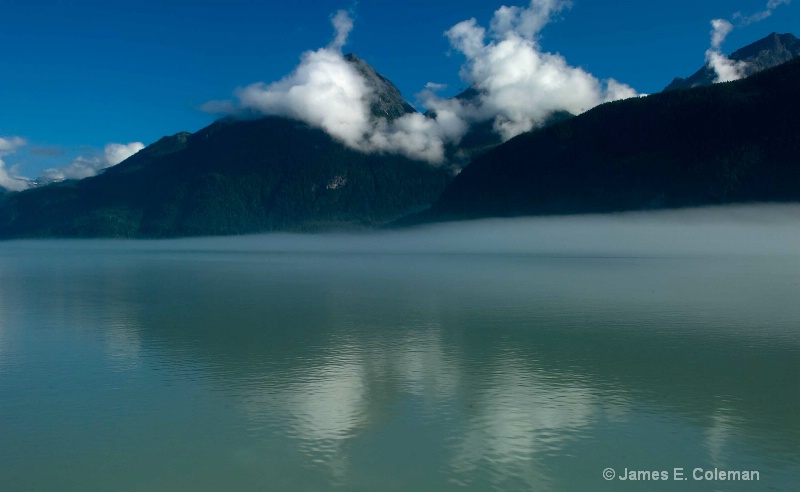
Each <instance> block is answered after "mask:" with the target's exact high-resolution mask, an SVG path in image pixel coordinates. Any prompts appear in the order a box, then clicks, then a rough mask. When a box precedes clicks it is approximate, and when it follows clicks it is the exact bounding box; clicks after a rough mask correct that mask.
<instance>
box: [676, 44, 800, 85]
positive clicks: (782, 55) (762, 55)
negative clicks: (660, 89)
mask: <svg viewBox="0 0 800 492" xmlns="http://www.w3.org/2000/svg"><path fill="white" fill-rule="evenodd" d="M798 56H800V39H797V38H796V37H794V35H792V34H777V33H774V32H773V33H772V34H770V35H769V36H767V37H765V38H764V39H760V40H758V41H756V42H755V43H753V44H749V45H747V46H745V47H744V48H742V49H740V50H737V51H734V52H733V53H731V55H730V57H729V58H730V59H731V60H734V61H743V62H745V63H747V68H746V69H745V71H744V74H745V76H746V77H748V76H750V75H753V74H754V73H758V72H761V71H762V70H766V69H768V68H772V67H776V66H778V65H780V64H781V63H786V62H787V61H789V60H792V59H794V58H797V57H798ZM716 77H717V75H716V73H715V72H714V70H712V69H711V68H709V67H708V66H703V68H701V69H700V70H698V71H697V72H695V73H694V75H692V76H691V77H689V78H685V79H683V78H680V77H676V78H675V80H673V81H672V82H671V83H670V84H669V85H668V86H667V87H666V88H665V89H664V91H672V90H676V89H690V88H692V87H702V86H707V85H711V84H713V83H714V79H715V78H716Z"/></svg>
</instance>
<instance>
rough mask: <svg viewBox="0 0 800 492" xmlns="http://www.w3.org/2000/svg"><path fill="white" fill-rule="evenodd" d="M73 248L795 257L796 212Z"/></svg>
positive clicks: (572, 219)
mask: <svg viewBox="0 0 800 492" xmlns="http://www.w3.org/2000/svg"><path fill="white" fill-rule="evenodd" d="M26 242H27V241H26ZM65 242H72V241H65ZM74 242H76V243H79V244H80V247H79V248H75V249H76V250H77V251H80V252H81V253H82V254H83V253H86V254H91V251H92V250H93V249H95V248H96V249H98V250H106V249H108V248H109V247H113V248H115V249H119V248H120V246H121V245H124V247H125V248H127V247H129V248H131V249H135V250H148V249H152V250H153V251H158V252H164V251H174V252H209V253H216V252H220V253H227V252H253V253H282V252H285V253H336V254H342V253H344V254H348V253H353V254H355V253H364V254H428V253H430V254H527V255H542V256H548V255H551V256H589V257H591V256H630V257H664V256H667V257H669V256H702V255H720V254H722V255H791V256H797V255H798V252H799V251H800V250H799V249H798V245H800V204H786V205H747V206H727V207H706V208H697V209H682V210H671V211H658V212H635V213H619V214H608V215H576V216H560V217H524V218H511V219H484V220H474V221H463V222H448V223H439V224H429V225H424V226H419V227H413V228H406V229H391V230H380V231H365V232H354V233H317V234H290V233H271V234H259V235H251V236H224V237H210V238H186V239H167V240H124V241H120V240H111V241H108V240H76V241H74ZM37 244H41V245H43V246H42V247H44V248H47V247H48V246H45V244H46V242H32V244H31V245H30V247H33V248H35V247H37Z"/></svg>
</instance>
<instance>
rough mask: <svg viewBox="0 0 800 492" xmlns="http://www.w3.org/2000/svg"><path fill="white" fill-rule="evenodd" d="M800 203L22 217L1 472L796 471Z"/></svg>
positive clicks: (388, 479) (226, 480)
mask: <svg viewBox="0 0 800 492" xmlns="http://www.w3.org/2000/svg"><path fill="white" fill-rule="evenodd" d="M798 212H800V208H798V207H796V206H755V207H730V208H718V209H703V210H686V211H675V212H664V213H653V214H620V215H611V216H584V217H553V218H525V219H504V220H487V221H476V222H463V223H451V224H441V225H433V226H427V227H421V228H414V229H405V230H389V231H381V232H370V233H358V234H325V235H291V234H274V235H272V234H268V235H259V236H243V237H219V238H200V239H181V240H165V241H13V242H6V243H0V436H2V437H3V438H2V439H0V456H2V460H0V489H2V490H37V491H51V490H52V491H64V490H75V491H78V490H80V491H92V490H97V491H101V490H150V491H158V490H164V491H181V490H187V491H188V490H192V491H197V490H201V491H203V490H208V491H212V490H330V489H333V490H364V491H367V490H421V491H424V490H431V491H434V490H435V491H439V490H552V491H563V490H623V489H630V490H675V489H676V488H680V489H682V490H714V489H723V490H765V489H767V490H768V489H775V490H790V489H791V488H792V487H794V485H795V484H796V483H797V480H798V479H800V450H799V449H798V442H800V417H798V413H797V408H798V406H800V325H798V320H799V319H800V303H798V302H797V299H798V296H799V295H800V254H798V251H797V245H798V244H800V227H799V226H800V214H798ZM607 468H611V469H612V470H613V471H614V473H615V475H616V476H619V475H623V474H624V473H625V470H626V469H627V470H634V471H636V470H659V471H668V472H669V477H670V479H669V480H659V481H647V482H646V483H645V482H642V483H628V482H623V481H621V480H619V478H613V479H612V480H606V479H605V478H604V473H605V472H604V470H606V469H607ZM675 468H683V469H684V473H685V476H686V477H689V479H688V480H686V481H683V482H681V483H676V482H675V481H674V480H673V479H672V478H673V475H672V474H673V471H674V469H675ZM698 468H699V469H701V470H702V471H701V475H700V476H701V478H702V477H704V475H703V473H704V471H706V470H711V471H713V470H715V469H716V470H728V471H736V470H755V471H758V472H759V473H760V475H759V481H758V482H755V483H754V482H731V481H726V482H719V481H708V480H705V479H703V480H697V479H695V478H694V476H693V471H694V470H695V469H698Z"/></svg>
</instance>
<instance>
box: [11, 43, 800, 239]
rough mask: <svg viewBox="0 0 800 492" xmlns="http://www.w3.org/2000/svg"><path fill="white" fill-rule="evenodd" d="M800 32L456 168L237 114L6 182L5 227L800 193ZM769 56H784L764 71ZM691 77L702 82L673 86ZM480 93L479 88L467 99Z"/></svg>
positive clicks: (500, 212) (85, 231)
mask: <svg viewBox="0 0 800 492" xmlns="http://www.w3.org/2000/svg"><path fill="white" fill-rule="evenodd" d="M797 41H798V40H797V39H796V38H794V36H792V35H777V34H773V35H770V36H768V37H767V38H765V39H763V40H760V41H758V42H756V43H754V44H752V45H750V46H748V47H745V48H742V49H741V50H739V51H737V52H735V53H734V54H733V55H731V58H732V59H736V58H734V57H739V58H740V59H741V60H746V61H747V63H748V66H752V67H760V68H759V70H756V72H758V73H756V74H755V75H752V76H750V77H748V78H746V79H743V80H740V81H736V82H731V83H724V84H714V85H710V84H711V82H712V81H713V78H711V79H709V77H708V76H707V75H708V74H707V73H706V72H704V70H705V69H701V70H700V71H699V72H698V73H696V74H695V75H693V76H692V77H689V78H688V79H685V80H684V79H676V82H673V84H670V86H669V87H668V89H669V90H666V91H665V92H664V93H661V94H655V95H651V96H648V97H646V98H634V99H627V100H623V101H617V102H613V103H606V104H603V105H601V106H598V107H596V108H594V109H592V110H590V111H588V112H586V113H583V114H581V115H579V116H574V117H573V116H572V115H570V114H569V113H566V112H557V113H555V114H553V115H552V116H551V117H550V119H549V120H548V122H547V125H545V126H544V127H543V128H541V129H538V130H534V131H532V132H528V133H525V134H522V135H520V136H518V137H516V138H514V139H511V140H510V141H508V142H505V143H501V140H500V138H499V137H498V136H497V135H496V134H495V133H494V132H493V130H492V127H491V122H487V123H482V124H477V125H474V126H473V127H472V128H471V129H470V131H469V132H468V133H467V134H466V135H465V136H464V138H462V140H461V142H460V144H459V145H451V146H450V147H448V148H447V149H446V154H447V156H448V159H449V160H450V162H451V164H452V165H450V166H439V167H436V166H432V165H430V164H428V163H427V162H423V161H417V160H413V159H410V158H407V157H403V156H401V155H397V154H390V153H371V154H368V153H363V152H360V151H358V150H354V149H351V148H349V147H347V146H345V145H344V144H342V143H340V142H339V141H338V140H336V139H334V138H332V137H331V136H329V135H328V134H327V133H325V132H324V131H322V130H319V129H317V128H313V127H311V126H309V125H307V124H305V123H301V122H298V121H295V120H291V119H287V118H281V117H255V116H254V117H251V118H244V117H239V118H231V117H228V118H223V119H221V120H219V121H216V122H214V123H213V124H211V125H209V126H208V127H206V128H203V129H202V130H200V131H198V132H196V133H194V134H189V133H178V134H176V135H173V136H170V137H164V138H162V139H161V140H159V141H158V142H156V143H154V144H152V145H150V146H148V147H146V148H145V149H144V150H141V151H140V152H138V153H136V154H134V155H133V156H132V157H130V158H128V159H127V160H125V161H124V162H122V163H120V164H118V165H116V166H114V167H111V168H108V169H106V170H105V171H104V172H102V173H101V174H99V175H97V176H94V177H91V178H86V179H83V180H79V181H63V182H59V183H53V184H48V185H46V186H39V187H35V188H32V189H29V190H25V191H21V192H3V193H0V237H3V238H11V237H176V236H191V235H221V234H245V233H255V232H263V231H275V230H284V231H286V230H294V231H316V230H330V229H342V228H347V229H352V228H368V227H380V226H385V225H387V224H392V223H394V224H409V223H419V222H427V221H440V220H451V219H465V218H476V217H489V216H514V215H528V214H565V213H586V212H607V211H619V210H642V209H656V208H667V207H684V206H696V205H706V204H720V203H731V202H748V201H797V200H800V125H799V124H798V123H797V117H796V116H797V114H799V113H800V95H798V93H797V90H796V88H797V86H798V82H800V60H793V61H789V62H787V63H782V64H780V63H781V62H782V61H784V59H785V58H787V57H788V56H789V55H787V53H789V54H791V57H796V56H797V55H796V53H797V48H798V42H797ZM791 57H790V58H791ZM345 59H346V60H347V61H348V62H349V63H351V64H352V65H353V66H354V67H355V69H356V70H357V71H358V72H359V73H360V74H361V75H362V77H363V78H364V80H365V82H366V84H367V85H368V86H369V87H370V89H371V92H372V93H373V95H374V97H373V99H372V103H371V105H370V111H371V113H372V115H373V117H380V118H386V119H387V120H389V121H392V120H394V119H397V118H400V117H402V116H403V115H406V114H409V113H415V112H416V110H415V109H414V108H413V107H412V106H411V105H410V104H409V103H408V102H407V101H406V100H405V99H403V97H402V95H401V94H400V91H399V90H398V89H397V88H396V87H395V86H394V84H392V83H391V81H389V80H388V79H386V78H385V77H383V76H382V75H380V74H379V73H378V72H377V71H375V70H374V68H372V67H371V66H370V65H369V64H367V63H366V62H364V61H363V60H361V59H359V58H357V57H356V56H355V55H346V57H345ZM770 65H779V66H777V67H775V68H771V69H769V70H763V69H764V68H768V67H769V66H770ZM679 80H683V82H678V81H679ZM681 84H684V85H683V86H681ZM687 84H688V85H687ZM681 87H688V88H689V90H672V89H678V88H681ZM692 87H693V88H692ZM478 96H479V93H478V92H477V91H476V90H475V89H473V88H470V89H467V90H466V91H464V92H463V93H462V94H459V95H458V96H456V97H457V98H461V99H464V100H469V99H470V98H475V97H478ZM427 116H429V117H432V116H434V115H432V114H428V115H427ZM462 168H463V169H462ZM454 169H455V171H456V172H455V173H454Z"/></svg>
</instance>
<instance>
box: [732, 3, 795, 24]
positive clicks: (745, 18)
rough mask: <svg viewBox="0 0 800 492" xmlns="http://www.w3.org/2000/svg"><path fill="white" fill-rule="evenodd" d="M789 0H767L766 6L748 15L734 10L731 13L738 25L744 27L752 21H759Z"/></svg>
mask: <svg viewBox="0 0 800 492" xmlns="http://www.w3.org/2000/svg"><path fill="white" fill-rule="evenodd" d="M790 2H791V0H769V1H768V2H767V6H766V8H764V10H762V11H760V12H756V13H754V14H750V15H744V14H742V13H741V12H736V13H735V14H733V18H734V19H736V20H738V21H739V25H740V26H742V27H744V26H748V25H750V24H753V23H754V22H760V21H762V20H764V19H766V18H767V17H769V16H771V15H772V11H773V10H775V9H777V8H778V7H780V6H781V5H784V4H788V3H790Z"/></svg>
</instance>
